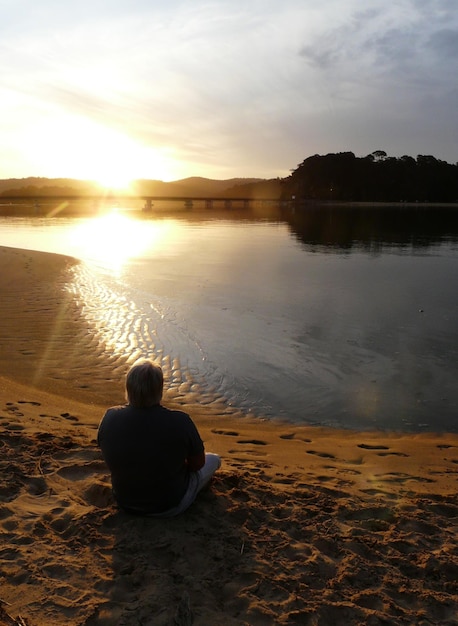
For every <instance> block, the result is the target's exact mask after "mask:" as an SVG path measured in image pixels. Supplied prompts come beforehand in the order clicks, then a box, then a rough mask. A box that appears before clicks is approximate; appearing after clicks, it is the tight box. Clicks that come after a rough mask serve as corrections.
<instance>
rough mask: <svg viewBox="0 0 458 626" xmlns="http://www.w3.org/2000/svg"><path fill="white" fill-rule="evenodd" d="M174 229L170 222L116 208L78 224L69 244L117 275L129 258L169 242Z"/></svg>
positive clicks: (76, 251) (88, 259)
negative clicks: (149, 218) (123, 211)
mask: <svg viewBox="0 0 458 626" xmlns="http://www.w3.org/2000/svg"><path fill="white" fill-rule="evenodd" d="M172 230H173V227H172V224H171V223H170V222H168V221H164V222H162V221H150V220H149V221H144V220H137V219H133V218H130V217H129V216H127V215H123V214H122V213H119V212H117V211H112V212H111V213H107V214H106V215H102V216H100V217H96V218H92V219H88V220H85V221H83V222H81V223H79V224H78V225H77V226H75V228H74V229H73V231H72V233H71V235H70V242H69V244H70V247H71V249H73V250H74V251H75V255H77V256H78V257H80V258H82V259H84V260H85V261H89V262H92V263H95V264H96V265H98V266H101V267H102V268H104V269H107V270H109V271H111V272H112V273H113V274H116V273H119V272H120V270H121V269H122V267H123V265H125V263H126V262H127V261H128V260H129V259H132V258H135V257H139V256H141V255H142V254H144V253H145V252H146V251H147V250H154V249H156V248H158V247H160V246H163V245H165V244H167V242H168V241H169V240H170V237H171V236H172Z"/></svg>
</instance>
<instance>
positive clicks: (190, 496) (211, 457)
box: [148, 452, 221, 517]
mask: <svg viewBox="0 0 458 626" xmlns="http://www.w3.org/2000/svg"><path fill="white" fill-rule="evenodd" d="M220 467H221V457H220V456H219V455H218V454H213V453H212V452H206V453H205V465H204V466H203V467H202V468H201V469H200V470H198V471H197V472H191V475H190V477H189V485H188V489H187V490H186V493H185V494H184V496H183V497H182V499H181V502H180V503H179V504H177V506H174V507H173V508H171V509H168V510H167V511H163V512H162V513H150V514H149V515H148V517H175V515H179V514H180V513H183V511H186V509H188V508H189V507H190V506H191V504H192V503H193V502H194V500H195V499H196V496H197V494H198V493H199V491H201V490H202V489H203V488H204V487H205V485H208V483H209V482H210V480H211V478H212V476H213V474H214V473H215V472H216V470H217V469H219V468H220Z"/></svg>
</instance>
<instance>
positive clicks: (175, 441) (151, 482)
mask: <svg viewBox="0 0 458 626" xmlns="http://www.w3.org/2000/svg"><path fill="white" fill-rule="evenodd" d="M98 444H99V446H100V448H101V449H102V454H103V456H104V459H105V461H106V463H107V465H108V467H109V469H110V471H111V478H112V485H113V491H114V494H115V497H116V500H117V501H118V504H119V505H120V506H122V507H123V508H125V509H127V510H132V511H138V512H148V513H158V512H162V511H165V510H167V509H170V508H172V507H173V506H175V505H177V504H178V503H179V502H180V500H181V498H182V497H183V494H184V493H185V491H186V489H187V486H188V482H189V468H188V466H187V459H188V458H190V457H195V456H198V455H200V454H202V453H203V450H204V446H203V443H202V440H201V438H200V436H199V433H198V431H197V429H196V427H195V425H194V423H193V421H192V420H191V418H190V417H189V415H187V414H186V413H183V412H181V411H171V410H170V409H167V408H165V407H163V406H161V405H155V406H152V407H148V408H134V407H132V406H130V405H126V406H120V407H113V408H111V409H108V411H107V412H106V413H105V415H104V417H103V419H102V421H101V423H100V427H99V433H98Z"/></svg>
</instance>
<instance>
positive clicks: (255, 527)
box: [0, 248, 458, 626]
mask: <svg viewBox="0 0 458 626" xmlns="http://www.w3.org/2000/svg"><path fill="white" fill-rule="evenodd" d="M0 263H1V264H2V273H1V275H0V298H1V300H0V448H1V452H2V454H1V457H0V458H1V461H0V462H1V470H2V471H1V472H0V530H1V534H2V544H1V548H0V568H1V571H0V581H1V590H0V624H7V623H10V624H15V623H16V624H21V620H22V624H24V623H26V624H29V626H42V625H43V626H44V625H45V624H46V625H47V626H48V625H49V624H53V625H56V626H60V625H62V626H63V625H64V624H65V625H71V626H72V625H75V626H76V625H81V624H85V625H96V624H97V625H98V624H100V625H113V626H115V625H129V626H130V625H132V626H133V625H134V624H135V625H137V624H154V625H159V626H161V625H164V626H165V625H171V624H191V623H192V624H195V625H201V626H204V625H205V626H207V625H209V624H212V625H218V624H221V625H224V626H226V625H227V626H231V625H233V624H234V625H236V624H249V625H258V624H259V625H264V624H309V625H320V626H321V625H328V624H339V625H340V624H345V625H356V624H358V625H360V624H370V625H378V624H380V625H381V624H419V625H426V624H441V625H452V624H455V625H456V624H458V583H457V581H458V502H457V496H456V493H457V487H458V435H456V434H437V435H435V434H418V435H415V434H403V433H386V432H354V431H338V430H330V429H320V428H315V427H305V426H304V427H300V426H297V425H291V424H287V423H281V422H277V423H273V422H266V421H263V420H259V419H255V418H253V417H252V416H244V415H241V414H239V413H237V412H236V411H235V410H233V409H231V408H230V407H226V406H225V405H224V404H223V403H222V402H208V399H207V398H199V396H198V394H196V392H195V391H193V390H192V389H189V391H188V392H186V390H182V391H181V392H180V393H179V394H177V393H175V392H174V393H173V394H171V393H169V394H167V395H166V399H165V404H168V405H171V406H179V407H181V408H185V409H186V410H188V411H189V412H190V413H191V415H192V417H193V418H194V420H195V422H196V423H197V425H198V427H199V430H200V431H201V434H202V437H203V439H204V441H205V445H206V448H207V450H209V451H214V452H217V453H219V454H221V456H222V458H223V465H222V468H221V470H220V472H219V473H218V474H217V476H216V478H215V480H214V483H213V485H212V486H211V488H210V489H209V490H207V491H205V492H204V493H203V494H201V496H200V497H199V499H198V500H197V502H196V503H195V504H194V505H193V506H192V507H191V509H190V510H189V511H187V512H186V513H185V514H184V515H182V516H181V517H179V518H176V519H173V520H167V521H163V520H162V521H161V520H151V519H147V518H135V517H131V516H128V515H126V514H124V513H122V512H120V511H118V510H117V509H116V507H115V506H114V504H113V501H112V498H111V492H110V483H109V476H108V473H107V470H106V467H105V465H104V463H103V460H102V458H101V455H100V452H99V450H98V449H97V447H96V444H95V437H96V430H97V424H98V422H99V420H100V418H101V416H102V414H103V412H104V410H105V408H106V407H107V406H110V405H113V404H117V403H119V402H122V401H123V397H124V389H123V376H124V373H125V371H126V369H127V367H128V364H127V363H126V362H124V361H123V360H122V359H119V358H117V357H116V356H114V355H112V354H110V353H107V350H106V348H105V346H104V345H103V344H102V343H101V342H100V340H99V338H98V335H97V333H96V332H95V331H94V329H92V328H90V327H89V326H88V324H87V322H86V321H85V320H84V318H83V317H82V315H81V311H80V305H79V303H78V302H77V301H76V300H75V298H74V296H73V295H72V294H71V293H69V292H68V291H67V290H66V285H67V284H68V282H69V280H70V279H71V273H72V268H73V267H74V264H75V262H74V261H73V260H71V259H68V258H65V257H60V256H58V255H48V254H42V253H37V252H29V251H25V250H16V249H8V248H0ZM170 375H171V376H173V366H172V367H171V372H170ZM200 400H202V402H201V401H200ZM304 410H305V411H306V407H305V408H304ZM2 613H3V615H2ZM8 616H10V617H8Z"/></svg>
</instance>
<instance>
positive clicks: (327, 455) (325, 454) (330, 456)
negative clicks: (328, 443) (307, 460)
mask: <svg viewBox="0 0 458 626" xmlns="http://www.w3.org/2000/svg"><path fill="white" fill-rule="evenodd" d="M307 454H316V456H319V457H321V458H323V459H335V458H336V457H335V456H334V455H333V454H330V453H329V452H317V451H316V450H307Z"/></svg>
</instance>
